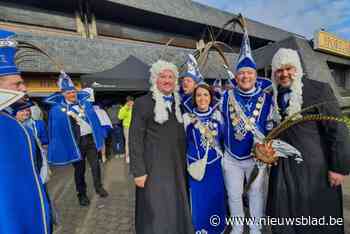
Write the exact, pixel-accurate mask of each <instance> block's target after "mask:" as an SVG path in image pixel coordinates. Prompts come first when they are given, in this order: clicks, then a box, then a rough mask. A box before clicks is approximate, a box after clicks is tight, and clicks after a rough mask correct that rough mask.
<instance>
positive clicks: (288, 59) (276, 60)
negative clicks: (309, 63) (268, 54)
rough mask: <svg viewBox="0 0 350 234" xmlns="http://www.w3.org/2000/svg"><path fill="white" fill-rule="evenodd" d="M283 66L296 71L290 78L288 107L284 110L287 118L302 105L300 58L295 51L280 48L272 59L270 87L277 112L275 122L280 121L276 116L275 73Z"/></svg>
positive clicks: (276, 84) (276, 82) (276, 83)
mask: <svg viewBox="0 0 350 234" xmlns="http://www.w3.org/2000/svg"><path fill="white" fill-rule="evenodd" d="M285 65H292V66H294V67H295V69H296V73H295V75H294V76H293V77H292V78H293V80H292V85H291V87H290V89H291V94H290V99H289V106H288V108H287V110H286V112H287V116H291V115H293V114H294V113H297V112H299V111H300V110H301V107H302V105H303V91H302V88H303V81H302V77H303V75H304V74H303V68H302V66H301V62H300V57H299V55H298V52H297V51H296V50H292V49H286V48H280V49H279V50H278V51H277V53H276V54H275V55H274V56H273V58H272V64H271V66H272V77H271V81H272V85H273V89H274V100H275V107H276V110H277V112H276V113H277V120H278V119H281V116H280V115H279V114H278V113H279V111H278V105H277V94H278V93H277V86H278V81H277V80H276V79H277V78H276V77H275V72H276V71H277V70H278V69H280V68H281V67H282V66H285Z"/></svg>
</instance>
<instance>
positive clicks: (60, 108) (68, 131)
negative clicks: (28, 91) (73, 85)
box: [47, 93, 104, 166]
mask: <svg viewBox="0 0 350 234" xmlns="http://www.w3.org/2000/svg"><path fill="white" fill-rule="evenodd" d="M87 98H88V96H85V93H78V103H79V105H80V106H83V107H84V109H85V116H86V117H87V120H88V122H89V124H90V126H91V128H92V134H93V137H94V142H95V145H96V149H97V150H101V149H102V146H103V144H104V131H103V129H102V127H101V125H100V122H99V119H98V117H97V115H96V112H95V111H94V109H93V107H92V105H91V103H89V102H88V101H87V100H86V99H87ZM47 102H48V103H51V104H54V105H53V107H52V108H51V110H50V113H49V147H48V161H49V163H50V164H51V165H57V166H60V165H67V164H70V163H73V162H76V161H79V160H81V154H80V150H79V147H78V144H77V142H76V140H75V137H74V133H73V129H72V125H71V122H70V118H69V116H68V114H67V110H68V109H69V106H68V105H67V104H66V102H65V101H64V98H63V96H62V95H59V94H55V96H51V98H50V97H49V98H48V99H47Z"/></svg>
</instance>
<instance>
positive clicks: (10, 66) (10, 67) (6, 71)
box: [0, 29, 20, 79]
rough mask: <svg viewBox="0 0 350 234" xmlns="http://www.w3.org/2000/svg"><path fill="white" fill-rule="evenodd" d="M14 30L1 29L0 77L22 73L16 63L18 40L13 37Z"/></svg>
mask: <svg viewBox="0 0 350 234" xmlns="http://www.w3.org/2000/svg"><path fill="white" fill-rule="evenodd" d="M15 36H16V34H15V33H14V32H10V31H5V30H2V29H0V79H1V77H3V76H9V75H18V74H20V72H19V70H18V68H17V66H16V63H15V55H16V50H17V49H16V46H17V42H16V41H15V40H14V39H13V38H14V37H15Z"/></svg>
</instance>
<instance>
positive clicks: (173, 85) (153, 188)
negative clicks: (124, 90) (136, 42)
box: [129, 60, 193, 234]
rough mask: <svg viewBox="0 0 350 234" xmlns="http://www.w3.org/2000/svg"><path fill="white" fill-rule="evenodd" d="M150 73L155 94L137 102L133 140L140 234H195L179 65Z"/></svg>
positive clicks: (159, 67)
mask: <svg viewBox="0 0 350 234" xmlns="http://www.w3.org/2000/svg"><path fill="white" fill-rule="evenodd" d="M150 73H151V77H150V83H151V89H150V92H149V93H148V94H147V95H145V96H143V97H140V98H138V99H136V101H135V104H134V106H133V115H132V121H131V126H130V135H129V146H130V171H131V173H132V175H133V176H134V180H135V184H136V221H135V223H136V233H137V234H141V233H144V234H164V233H167V234H187V233H193V227H192V223H191V217H190V209H189V202H188V198H187V192H186V158H185V132H184V127H183V120H182V116H181V110H180V97H179V94H178V89H179V87H178V85H177V78H178V71H177V68H176V66H175V65H174V64H172V63H169V62H165V61H161V60H160V61H158V62H156V63H154V64H153V65H152V67H151V70H150Z"/></svg>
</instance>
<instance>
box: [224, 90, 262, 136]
mask: <svg viewBox="0 0 350 234" xmlns="http://www.w3.org/2000/svg"><path fill="white" fill-rule="evenodd" d="M264 101H265V94H263V96H260V97H259V98H258V101H257V103H256V104H255V109H254V110H253V111H252V112H251V111H250V112H251V116H249V117H247V118H242V115H245V113H244V112H243V110H242V109H241V108H240V107H239V105H240V104H239V103H238V101H237V100H236V98H235V97H234V94H233V92H232V91H230V92H229V111H230V118H231V123H232V126H233V127H234V131H235V133H234V137H235V139H236V140H238V141H242V140H243V139H244V137H245V136H246V134H247V133H248V132H251V131H252V130H253V128H254V125H255V124H256V122H257V120H258V119H259V116H260V114H261V110H262V107H263V103H264ZM251 104H252V103H251Z"/></svg>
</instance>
